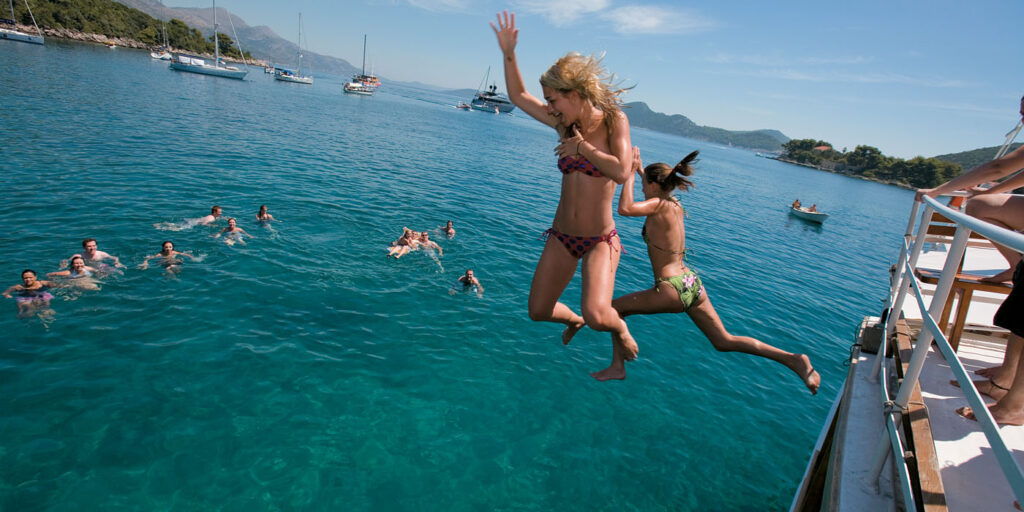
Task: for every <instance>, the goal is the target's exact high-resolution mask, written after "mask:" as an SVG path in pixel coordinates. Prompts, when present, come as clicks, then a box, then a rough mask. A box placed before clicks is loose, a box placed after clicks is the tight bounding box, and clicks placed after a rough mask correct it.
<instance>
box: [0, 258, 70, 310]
mask: <svg viewBox="0 0 1024 512" xmlns="http://www.w3.org/2000/svg"><path fill="white" fill-rule="evenodd" d="M21 283H22V284H16V285H14V286H12V287H10V288H8V289H7V290H6V291H4V293H3V296H4V297H7V298H8V299H12V298H13V299H14V302H16V303H17V304H18V316H19V317H25V316H29V315H31V314H32V313H35V312H36V311H38V310H41V309H45V308H49V307H50V299H52V298H53V294H51V293H50V292H48V291H47V290H49V289H50V288H57V287H58V285H57V284H56V283H54V282H52V281H40V280H38V279H36V271H35V270H31V269H25V270H23V271H22V272H21ZM12 293H17V296H12V295H11V294H12Z"/></svg>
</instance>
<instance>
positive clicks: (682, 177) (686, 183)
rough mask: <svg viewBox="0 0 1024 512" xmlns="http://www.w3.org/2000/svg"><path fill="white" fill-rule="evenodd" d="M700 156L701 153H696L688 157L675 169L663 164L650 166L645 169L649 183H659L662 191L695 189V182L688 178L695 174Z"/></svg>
mask: <svg viewBox="0 0 1024 512" xmlns="http://www.w3.org/2000/svg"><path fill="white" fill-rule="evenodd" d="M698 154H699V151H694V152H693V153H690V154H689V155H686V157H685V158H683V159H682V160H681V161H680V162H679V163H678V164H676V166H675V167H669V166H668V164H666V163H662V162H658V163H656V164H651V165H648V166H647V167H645V168H644V176H646V177H647V183H657V184H658V185H659V186H660V187H661V189H662V190H672V189H675V188H678V189H679V190H689V189H691V188H693V186H694V185H693V182H692V181H690V180H689V179H687V178H686V177H687V176H690V175H692V174H693V164H694V163H696V162H697V155H698Z"/></svg>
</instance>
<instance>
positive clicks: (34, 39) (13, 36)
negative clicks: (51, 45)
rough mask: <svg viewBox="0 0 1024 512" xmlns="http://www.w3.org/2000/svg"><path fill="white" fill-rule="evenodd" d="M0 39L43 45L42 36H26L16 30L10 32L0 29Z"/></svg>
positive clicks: (9, 30)
mask: <svg viewBox="0 0 1024 512" xmlns="http://www.w3.org/2000/svg"><path fill="white" fill-rule="evenodd" d="M0 39H7V40H10V41H21V42H23V43H30V44H43V36H39V35H32V34H26V33H24V32H20V31H17V30H11V29H8V28H0Z"/></svg>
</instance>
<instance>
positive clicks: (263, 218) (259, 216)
mask: <svg viewBox="0 0 1024 512" xmlns="http://www.w3.org/2000/svg"><path fill="white" fill-rule="evenodd" d="M272 220H274V216H273V215H271V214H269V213H267V205H265V204H262V205H260V211H258V212H256V221H257V222H270V221H272Z"/></svg>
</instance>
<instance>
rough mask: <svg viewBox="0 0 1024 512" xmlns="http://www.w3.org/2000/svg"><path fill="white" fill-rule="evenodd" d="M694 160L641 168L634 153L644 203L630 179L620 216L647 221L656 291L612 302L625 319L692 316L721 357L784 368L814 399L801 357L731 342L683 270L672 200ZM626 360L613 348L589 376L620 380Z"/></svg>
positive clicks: (813, 384)
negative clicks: (740, 355)
mask: <svg viewBox="0 0 1024 512" xmlns="http://www.w3.org/2000/svg"><path fill="white" fill-rule="evenodd" d="M696 158H697V152H696V151H694V152H693V153H690V154H689V155H687V156H686V158H684V159H683V160H682V161H681V162H679V163H678V164H676V166H675V167H669V166H668V165H667V164H664V163H656V164H651V165H649V166H647V168H646V169H644V168H643V164H642V162H641V160H640V151H639V150H638V149H635V148H634V159H633V166H634V170H635V171H636V172H637V174H639V175H640V179H641V183H642V190H643V192H644V196H645V198H646V199H645V200H644V201H640V202H634V201H633V181H634V177H633V176H631V177H630V179H629V180H628V181H626V183H625V184H624V185H623V187H622V193H621V194H620V197H619V214H620V215H625V216H628V217H646V220H645V221H644V229H643V232H642V233H641V234H642V236H643V239H644V242H646V243H647V255H648V257H649V258H650V260H651V268H652V269H653V270H654V287H653V288H651V289H649V290H644V291H640V292H634V293H630V294H628V295H625V296H622V297H619V298H617V299H615V300H614V301H612V305H613V306H614V307H615V310H616V311H618V312H619V314H620V315H622V316H623V317H627V316H629V315H646V314H657V313H683V312H685V313H686V314H688V315H690V319H691V320H693V322H694V323H695V324H697V327H698V328H700V330H701V332H703V333H704V335H705V336H707V338H708V340H709V341H711V344H712V345H713V346H714V347H715V349H716V350H718V351H721V352H734V351H735V352H745V353H747V354H753V355H756V356H761V357H766V358H768V359H771V360H773V361H777V362H779V363H782V364H783V365H785V366H786V367H787V368H789V369H790V370H793V372H794V373H796V374H797V376H798V377H800V380H802V381H803V383H804V385H805V386H807V389H809V390H810V391H811V393H812V394H816V393H817V392H818V386H819V384H820V382H821V376H819V375H818V372H816V371H815V370H814V367H813V366H811V361H810V359H809V358H808V357H807V356H806V355H804V354H792V353H789V352H786V351H783V350H780V349H778V348H775V347H773V346H771V345H769V344H767V343H764V342H762V341H760V340H757V339H754V338H750V337H746V336H735V335H733V334H730V333H729V332H728V331H726V330H725V326H724V325H722V321H721V319H720V318H719V317H718V313H717V312H715V308H714V306H712V305H711V299H710V298H709V297H708V294H707V291H706V290H705V289H704V285H703V284H702V283H701V279H700V277H698V276H697V273H696V272H694V271H693V270H692V269H690V268H689V267H687V265H686V229H685V226H684V223H683V218H684V217H685V216H686V212H685V211H684V210H683V207H682V205H681V204H680V203H679V200H678V199H676V198H675V197H673V196H672V192H673V191H675V189H677V188H678V189H680V190H689V189H690V188H691V187H693V182H691V181H690V180H689V179H688V178H687V177H688V176H690V175H691V174H693V167H692V164H693V162H694V160H695V159H696ZM625 359H626V358H625V354H623V353H622V350H621V349H620V347H619V346H617V345H615V346H613V347H612V363H611V365H610V366H609V367H608V368H606V369H604V370H601V371H599V372H594V373H592V374H591V375H592V376H593V377H594V378H595V379H598V380H609V379H624V378H626V367H625V364H624V361H625Z"/></svg>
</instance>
